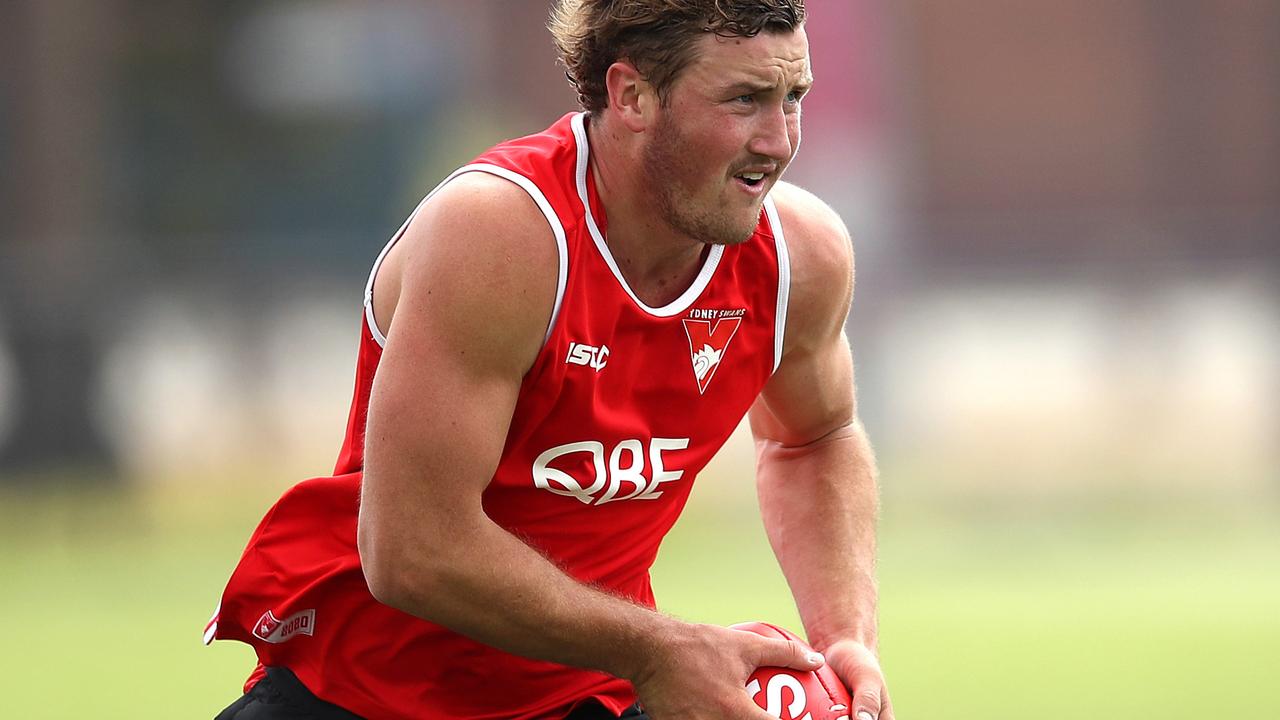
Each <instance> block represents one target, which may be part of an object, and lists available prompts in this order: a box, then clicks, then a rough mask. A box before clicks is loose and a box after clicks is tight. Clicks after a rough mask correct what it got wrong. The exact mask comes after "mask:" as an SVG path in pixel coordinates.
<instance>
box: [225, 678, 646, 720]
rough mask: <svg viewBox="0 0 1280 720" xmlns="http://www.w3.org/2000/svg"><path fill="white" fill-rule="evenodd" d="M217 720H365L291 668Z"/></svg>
mask: <svg viewBox="0 0 1280 720" xmlns="http://www.w3.org/2000/svg"><path fill="white" fill-rule="evenodd" d="M622 717H624V718H627V720H649V716H648V715H645V714H644V713H643V712H641V711H640V706H639V705H632V706H631V707H629V708H627V709H626V710H625V711H623V713H622ZM214 720H362V718H361V717H360V716H359V715H356V714H355V713H352V712H349V711H347V710H343V709H342V708H340V707H338V706H337V705H334V704H333V703H328V702H325V701H324V700H321V699H320V698H318V697H316V696H315V695H312V694H311V691H310V690H308V689H307V686H305V685H303V684H302V681H301V680H298V677H297V676H296V675H294V674H293V672H292V671H291V670H289V668H284V667H269V668H267V675H266V677H264V678H262V679H261V680H259V681H258V682H257V684H256V685H254V686H253V687H252V688H251V689H250V690H249V692H247V693H245V694H244V696H243V697H241V698H240V699H239V700H236V701H235V702H233V703H231V704H230V705H228V706H227V709H225V710H223V711H222V712H220V713H218V715H217V717H215V718H214ZM565 720H615V717H614V714H613V713H611V712H609V711H608V710H607V709H605V708H604V707H603V706H601V705H600V704H598V703H596V702H588V703H586V704H584V705H583V706H581V707H579V708H578V709H576V710H574V711H573V714H571V715H569V717H567V718H565Z"/></svg>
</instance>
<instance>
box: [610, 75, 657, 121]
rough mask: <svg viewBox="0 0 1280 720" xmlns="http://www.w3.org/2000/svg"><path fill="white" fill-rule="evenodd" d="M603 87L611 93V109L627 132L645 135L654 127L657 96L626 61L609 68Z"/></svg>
mask: <svg viewBox="0 0 1280 720" xmlns="http://www.w3.org/2000/svg"><path fill="white" fill-rule="evenodd" d="M604 87H605V90H606V91H607V92H608V93H609V109H610V110H612V111H613V113H614V114H615V115H616V116H617V117H618V119H619V120H620V121H621V122H622V124H623V126H625V127H626V128H627V129H628V130H630V131H631V132H644V130H645V129H646V128H648V127H649V125H650V124H652V123H653V119H654V111H655V110H657V106H658V93H657V92H656V91H655V90H654V88H653V86H652V85H650V84H649V81H648V80H645V78H644V76H643V75H641V74H640V71H639V70H637V69H636V68H635V66H634V65H632V64H631V63H629V62H626V61H625V60H619V61H618V62H615V63H614V64H612V65H610V66H609V69H608V70H606V71H605V75H604Z"/></svg>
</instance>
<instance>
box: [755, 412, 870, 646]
mask: <svg viewBox="0 0 1280 720" xmlns="http://www.w3.org/2000/svg"><path fill="white" fill-rule="evenodd" d="M757 491H758V493H759V497H760V508H761V514H762V516H763V519H764V525H765V531H766V532H767V534H768V536H769V542H770V544H771V545H772V546H773V551H774V554H775V555H776V556H777V558H778V562H779V564H780V565H781V566H782V571H783V574H784V575H785V576H786V579H787V584H788V585H789V586H790V587H791V592H792V594H793V596H794V597H795V601H796V606H797V607H798V608H799V610H800V617H801V619H802V620H803V622H804V626H805V630H806V632H807V633H808V636H809V638H808V639H809V641H810V643H812V644H813V645H814V647H816V648H817V649H818V650H825V649H826V648H827V647H828V646H830V645H831V644H832V643H834V642H836V641H837V640H844V639H853V640H857V641H858V642H861V643H862V644H864V645H866V646H867V647H868V648H871V649H872V650H874V649H875V647H876V642H877V624H876V602H877V589H876V578H875V558H876V521H877V515H878V512H879V490H878V486H877V480H876V469H875V459H874V457H873V454H872V451H871V447H870V444H869V443H868V442H867V438H866V435H865V433H864V432H863V430H862V427H861V425H859V424H857V423H854V424H852V425H848V426H845V427H842V428H840V429H838V430H836V431H834V432H832V433H830V434H828V435H827V436H825V437H823V438H821V439H819V440H817V441H814V442H812V443H809V444H807V445H802V446H798V447H787V446H784V445H782V444H780V443H777V442H775V441H771V440H760V441H758V442H757Z"/></svg>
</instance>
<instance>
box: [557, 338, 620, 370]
mask: <svg viewBox="0 0 1280 720" xmlns="http://www.w3.org/2000/svg"><path fill="white" fill-rule="evenodd" d="M564 361H565V363H567V364H570V365H586V366H587V367H589V368H591V369H593V370H595V371H596V372H600V371H601V370H603V369H604V366H605V364H606V363H608V362H609V346H608V345H601V346H600V347H594V346H591V345H583V344H582V343H576V342H571V343H569V354H568V355H566V356H565V358H564Z"/></svg>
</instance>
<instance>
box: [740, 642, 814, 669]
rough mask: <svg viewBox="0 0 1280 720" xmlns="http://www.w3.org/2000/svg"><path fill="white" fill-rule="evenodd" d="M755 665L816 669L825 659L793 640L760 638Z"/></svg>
mask: <svg viewBox="0 0 1280 720" xmlns="http://www.w3.org/2000/svg"><path fill="white" fill-rule="evenodd" d="M757 648H758V651H757V652H758V655H757V656H756V667H785V668H791V669H792V670H817V669H818V668H820V667H822V664H823V663H824V662H826V660H825V659H824V658H823V657H822V653H819V652H817V651H816V650H813V649H811V648H808V647H806V646H805V645H803V644H801V643H798V642H796V641H794V640H773V639H771V638H760V642H759V644H758V645H757Z"/></svg>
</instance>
